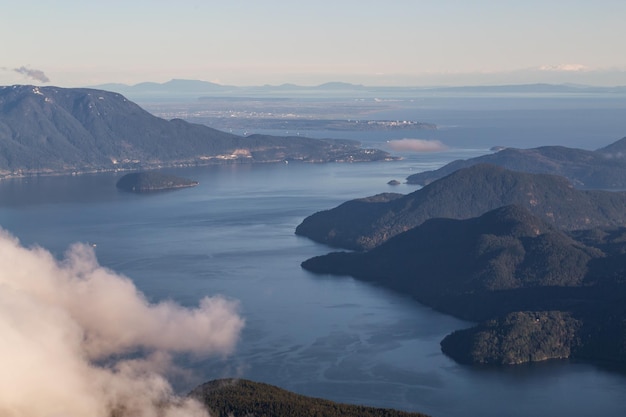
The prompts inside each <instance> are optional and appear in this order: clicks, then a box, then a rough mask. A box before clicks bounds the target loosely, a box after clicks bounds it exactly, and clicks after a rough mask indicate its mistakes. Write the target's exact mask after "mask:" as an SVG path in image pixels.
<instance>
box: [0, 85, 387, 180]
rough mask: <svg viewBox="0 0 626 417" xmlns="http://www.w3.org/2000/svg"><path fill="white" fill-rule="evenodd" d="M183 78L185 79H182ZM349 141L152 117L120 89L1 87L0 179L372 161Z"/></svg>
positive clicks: (373, 153) (369, 152)
mask: <svg viewBox="0 0 626 417" xmlns="http://www.w3.org/2000/svg"><path fill="white" fill-rule="evenodd" d="M183 84H184V83H183ZM381 159H391V157H390V155H389V154H387V153H386V152H383V151H379V150H374V149H362V148H361V147H360V144H359V143H358V142H355V141H349V140H319V139H309V138H305V137H299V136H298V137H276V136H267V135H250V136H245V137H243V136H237V135H232V134H228V133H224V132H221V131H218V130H215V129H211V128H209V127H207V126H204V125H199V124H192V123H188V122H185V121H183V120H180V119H174V120H170V121H168V120H164V119H161V118H158V117H155V116H153V115H151V114H150V113H148V112H147V111H145V110H143V109H142V108H140V107H139V106H138V105H136V104H135V103H133V102H131V101H129V100H127V99H126V98H125V97H124V96H122V95H120V94H118V93H112V92H108V91H103V90H94V89H83V88H77V89H71V88H58V87H35V86H28V85H15V86H10V87H0V177H7V176H20V175H33V174H54V173H71V172H78V173H80V172H97V171H111V170H128V169H139V168H141V169H149V168H159V167H164V166H189V165H206V164H211V163H233V162H279V161H290V160H293V161H306V162H329V161H350V162H353V161H371V160H381Z"/></svg>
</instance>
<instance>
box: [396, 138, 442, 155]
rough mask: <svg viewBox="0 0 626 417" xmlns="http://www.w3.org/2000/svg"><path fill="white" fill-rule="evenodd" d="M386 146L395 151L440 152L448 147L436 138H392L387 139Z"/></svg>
mask: <svg viewBox="0 0 626 417" xmlns="http://www.w3.org/2000/svg"><path fill="white" fill-rule="evenodd" d="M387 146H388V147H389V148H390V149H391V150H393V151H397V152H441V151H445V150H446V149H448V147H447V146H446V145H444V144H443V143H442V142H440V141H438V140H425V139H394V140H389V141H387Z"/></svg>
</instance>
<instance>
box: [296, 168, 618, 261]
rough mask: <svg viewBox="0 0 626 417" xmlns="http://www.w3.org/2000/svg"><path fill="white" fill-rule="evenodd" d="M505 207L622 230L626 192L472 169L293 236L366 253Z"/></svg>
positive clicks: (361, 203)
mask: <svg viewBox="0 0 626 417" xmlns="http://www.w3.org/2000/svg"><path fill="white" fill-rule="evenodd" d="M509 204H517V205H520V206H522V207H525V208H527V209H528V210H530V211H531V212H532V213H533V214H535V215H538V216H539V217H541V218H542V219H544V220H545V221H548V222H549V223H551V224H553V225H555V226H556V227H559V228H562V229H564V230H576V229H589V228H593V227H597V226H621V225H626V213H625V212H624V210H623V207H625V206H626V193H619V192H609V191H601V190H578V189H575V188H574V187H573V186H572V184H571V183H570V182H569V181H568V180H567V179H566V178H564V177H560V176H556V175H550V174H532V173H525V172H518V171H512V170H508V169H505V168H502V167H499V166H496V165H491V164H476V165H472V166H470V167H468V168H463V169H459V170H457V171H454V172H453V173H451V174H449V175H447V176H445V177H443V178H441V179H438V180H436V181H433V182H432V183H430V184H428V185H427V186H425V187H423V188H421V189H419V190H417V191H414V192H412V193H410V194H406V195H401V194H381V195H378V196H373V197H368V198H362V199H357V200H351V201H348V202H345V203H343V204H341V205H339V206H337V207H335V208H332V209H329V210H325V211H321V212H317V213H315V214H312V215H310V216H308V217H307V218H305V219H304V220H303V221H302V223H300V224H299V225H298V226H297V228H296V234H298V235H302V236H306V237H308V238H310V239H312V240H314V241H316V242H320V243H325V244H328V245H331V246H335V247H342V248H345V249H352V250H367V249H372V248H373V247H375V246H377V245H379V244H381V243H382V242H384V241H386V240H387V239H389V238H391V237H393V236H395V235H397V234H399V233H401V232H404V231H407V230H409V229H411V228H413V227H415V226H418V225H420V224H421V223H423V222H424V221H426V220H427V219H429V218H433V217H448V218H453V219H465V218H471V217H475V216H479V215H481V214H483V213H485V212H487V211H489V210H493V209H495V208H498V207H501V206H505V205H509Z"/></svg>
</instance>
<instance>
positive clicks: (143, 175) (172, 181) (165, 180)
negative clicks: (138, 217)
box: [116, 172, 198, 193]
mask: <svg viewBox="0 0 626 417" xmlns="http://www.w3.org/2000/svg"><path fill="white" fill-rule="evenodd" d="M196 185H198V182H197V181H193V180H190V179H187V178H181V177H177V176H175V175H168V174H163V173H161V172H133V173H131V174H126V175H124V176H123V177H122V178H120V179H119V181H118V182H117V184H116V186H117V188H119V189H121V190H124V191H130V192H134V193H149V192H154V191H165V190H174V189H178V188H186V187H194V186H196Z"/></svg>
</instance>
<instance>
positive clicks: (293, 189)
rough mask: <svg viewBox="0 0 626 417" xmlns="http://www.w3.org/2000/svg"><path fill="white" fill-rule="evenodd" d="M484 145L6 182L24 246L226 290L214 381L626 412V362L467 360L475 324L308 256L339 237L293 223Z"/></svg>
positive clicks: (173, 294) (450, 410)
mask: <svg viewBox="0 0 626 417" xmlns="http://www.w3.org/2000/svg"><path fill="white" fill-rule="evenodd" d="M484 152H486V150H485V149H473V150H472V149H465V150H462V149H461V150H459V149H457V150H454V151H450V152H442V153H437V154H422V155H412V156H410V157H408V158H407V159H405V160H404V161H399V162H381V163H364V164H320V165H312V164H293V163H292V164H268V165H222V166H211V167H206V168H195V169H185V170H170V171H169V172H172V173H175V174H178V175H183V176H185V177H188V178H193V179H196V180H198V181H199V182H200V184H199V185H198V186H197V187H194V188H189V189H184V190H178V191H175V192H164V193H156V194H147V195H135V194H128V193H124V192H120V191H118V190H117V189H115V186H114V185H115V182H116V180H117V179H118V178H119V176H120V175H119V174H102V175H84V176H77V177H38V178H28V179H14V180H10V181H3V182H1V183H0V225H2V227H3V228H5V229H6V230H8V231H10V232H11V233H13V234H14V235H16V236H17V237H18V238H19V239H20V240H21V242H22V243H23V244H24V245H27V246H31V245H35V244H37V245H40V246H42V247H44V248H46V249H48V250H50V251H51V252H52V253H53V254H55V256H58V257H61V256H62V254H63V252H64V251H65V250H66V249H67V247H68V246H69V245H70V244H72V243H74V242H89V243H93V244H96V248H95V250H96V254H97V257H98V260H99V262H100V263H101V264H102V265H104V266H106V267H109V268H111V269H113V270H115V271H116V272H119V273H123V274H125V275H126V276H128V277H130V278H131V279H132V280H133V281H134V282H135V284H136V285H137V286H138V287H139V289H140V290H141V291H143V292H144V293H145V294H146V296H147V298H148V299H150V300H153V301H157V300H162V299H174V300H176V301H178V302H180V303H182V304H184V305H195V304H196V303H197V302H198V300H199V299H200V298H201V297H203V296H205V295H215V294H223V295H224V296H226V297H229V298H232V299H236V300H238V301H239V303H240V311H241V314H242V316H243V317H244V318H245V320H246V327H245V330H244V331H243V334H242V338H241V340H240V342H239V344H238V346H237V348H236V351H235V352H234V353H233V354H232V355H231V356H229V357H227V358H209V359H202V360H201V359H198V358H191V357H188V358H181V359H180V361H181V364H183V365H185V366H186V367H188V368H189V369H192V370H193V376H192V377H187V378H181V379H177V380H174V383H175V386H176V388H177V389H178V390H179V391H180V392H186V391H187V390H188V389H190V388H192V387H193V386H194V385H196V384H198V383H201V382H203V381H205V380H209V379H214V378H220V377H241V378H249V379H253V380H257V381H263V382H267V383H270V384H275V385H278V386H281V387H283V388H286V389H289V390H293V391H295V392H299V393H302V394H306V395H311V396H316V397H323V398H329V399H332V400H336V401H342V402H350V403H357V404H366V405H373V406H379V407H393V408H398V409H404V410H412V411H422V412H425V413H429V414H431V415H433V416H451V417H455V416H467V415H484V416H501V415H507V416H528V415H533V416H554V415H570V416H587V415H590V414H599V415H603V416H618V415H620V416H621V415H624V413H625V412H626V401H625V400H624V396H623V393H624V392H625V389H626V376H625V375H624V374H623V373H619V372H613V371H609V370H606V369H603V368H601V367H597V366H594V365H589V364H580V363H569V362H568V361H557V362H548V363H543V364H533V365H528V366H519V367H512V368H480V367H468V366H461V365H458V364H456V363H455V362H453V361H452V360H450V359H449V358H447V357H446V356H444V355H443V354H442V353H441V351H440V348H439V342H440V340H441V339H442V338H443V337H444V336H445V335H446V334H448V333H449V332H451V331H453V330H455V329H459V328H462V327H466V326H469V325H470V323H466V322H462V321H460V320H457V319H455V318H452V317H450V316H446V315H442V314H439V313H437V312H434V311H432V310H431V309H429V308H426V307H424V306H421V305H420V304H418V303H416V302H414V301H413V300H412V299H410V298H408V297H405V296H403V295H402V294H397V293H392V292H389V291H387V290H385V289H382V288H379V287H375V286H372V285H369V284H365V283H361V282H358V281H355V280H353V279H351V278H349V277H332V276H316V275H313V274H310V273H308V272H306V271H303V270H302V269H301V268H300V262H302V261H303V260H305V259H307V258H309V257H311V256H315V255H319V254H323V253H326V252H328V251H330V250H331V248H328V247H326V246H324V245H319V244H316V243H314V242H311V241H309V240H308V239H305V238H301V237H298V236H295V234H294V229H295V227H296V225H297V224H298V223H299V222H300V221H301V220H302V219H303V218H304V217H306V216H307V215H309V214H311V213H313V212H316V211H319V210H323V209H327V208H331V207H334V206H336V205H337V204H340V203H341V202H343V201H345V200H347V199H350V198H357V197H362V196H367V195H372V194H375V193H379V192H389V191H393V192H403V193H407V192H410V191H412V190H414V189H415V188H413V187H412V186H409V185H404V184H403V185H400V186H397V187H391V186H389V185H387V181H388V180H390V179H399V180H402V179H403V178H404V177H405V176H406V174H407V172H410V171H417V170H423V169H429V167H436V166H440V165H441V164H443V163H444V162H446V161H448V160H451V159H456V158H459V157H467V156H471V155H478V154H481V153H484Z"/></svg>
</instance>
